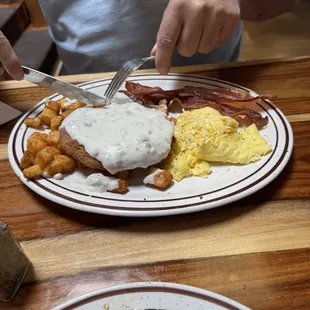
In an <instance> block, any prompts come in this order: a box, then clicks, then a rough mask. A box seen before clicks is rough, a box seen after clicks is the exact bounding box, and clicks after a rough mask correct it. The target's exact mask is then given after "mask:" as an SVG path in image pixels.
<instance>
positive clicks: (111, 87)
mask: <svg viewBox="0 0 310 310" xmlns="http://www.w3.org/2000/svg"><path fill="white" fill-rule="evenodd" d="M122 75H123V68H122V69H121V70H119V71H118V72H117V73H116V75H115V76H114V78H113V79H112V81H111V83H110V84H109V86H108V88H107V89H106V91H105V94H104V95H105V97H107V98H108V97H109V95H110V94H111V91H112V89H113V88H114V85H115V82H116V81H117V80H119V79H120V78H121V76H122Z"/></svg>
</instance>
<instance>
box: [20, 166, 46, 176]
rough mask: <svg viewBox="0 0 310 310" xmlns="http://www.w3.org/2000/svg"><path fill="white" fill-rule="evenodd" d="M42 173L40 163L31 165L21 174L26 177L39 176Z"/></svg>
mask: <svg viewBox="0 0 310 310" xmlns="http://www.w3.org/2000/svg"><path fill="white" fill-rule="evenodd" d="M41 173H42V168H41V167H40V165H34V166H31V167H29V168H27V169H25V170H24V171H23V175H24V177H25V178H27V179H34V178H39V177H40V176H41Z"/></svg>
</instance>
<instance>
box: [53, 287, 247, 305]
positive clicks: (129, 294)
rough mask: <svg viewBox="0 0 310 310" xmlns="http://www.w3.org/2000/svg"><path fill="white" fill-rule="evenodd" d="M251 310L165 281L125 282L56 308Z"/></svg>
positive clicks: (201, 291)
mask: <svg viewBox="0 0 310 310" xmlns="http://www.w3.org/2000/svg"><path fill="white" fill-rule="evenodd" d="M105 305H108V309H109V310H144V309H152V310H157V309H158V310H159V309H163V310H228V309H229V310H250V309H249V308H247V307H245V306H243V305H241V304H239V303H238V302H236V301H233V300H232V299H230V298H227V297H224V296H221V295H219V294H215V293H213V292H210V291H207V290H203V289H199V288H196V287H192V286H187V285H180V284H175V283H165V282H137V283H130V284H123V285H119V286H114V287H111V288H107V289H103V290H100V291H97V292H94V293H90V294H87V295H85V296H82V297H80V298H77V299H75V300H73V301H70V302H67V303H65V304H63V305H61V306H58V307H56V308H54V309H53V310H76V309H79V310H103V309H104V306H105Z"/></svg>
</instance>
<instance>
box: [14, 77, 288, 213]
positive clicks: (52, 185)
mask: <svg viewBox="0 0 310 310" xmlns="http://www.w3.org/2000/svg"><path fill="white" fill-rule="evenodd" d="M129 80H131V81H136V82H140V83H141V84H144V85H157V86H160V87H163V88H166V89H169V88H170V89H172V87H173V88H174V87H182V86H184V85H186V84H191V85H196V86H204V87H208V86H209V87H216V86H218V87H230V88H237V89H242V90H247V91H249V92H250V93H251V94H252V95H256V93H255V92H254V91H252V90H250V89H247V88H245V87H242V86H239V85H237V84H233V83H230V82H225V81H221V80H217V79H213V78H209V77H203V76H195V75H186V74H169V75H168V76H160V75H158V74H139V75H134V76H132V77H130V78H129ZM110 81H111V79H100V80H96V81H91V82H87V83H83V84H81V85H79V86H81V87H83V88H85V89H88V90H90V91H93V92H97V93H98V94H102V93H103V91H104V89H105V87H107V85H108V84H109V82H110ZM175 84H176V85H177V86H173V85H175ZM165 85H166V87H165ZM167 85H168V86H167ZM61 97H62V96H60V95H58V94H54V95H51V96H49V97H48V98H49V99H56V100H58V99H60V98H61ZM45 99H46V98H44V99H42V100H41V101H40V102H39V103H38V104H37V105H36V106H35V107H34V108H33V109H31V110H30V111H29V112H27V113H25V114H24V115H23V116H22V117H21V119H20V120H19V121H18V122H17V124H16V125H15V127H14V129H13V130H12V133H11V135H10V139H9V144H8V154H9V160H10V164H11V166H12V168H13V170H14V171H15V173H16V174H17V175H18V176H19V178H20V179H21V181H22V182H23V183H24V184H25V185H26V186H27V187H29V188H30V189H31V190H33V191H34V192H36V193H37V194H39V195H41V196H43V197H45V198H47V199H49V200H51V201H54V202H56V203H58V204H61V205H64V206H66V207H70V208H73V209H77V210H81V211H86V212H92V213H98V214H107V215H117V216H131V217H138V216H141V217H146V216H167V215H174V214H185V213H192V212H198V211H202V210H206V209H211V208H215V207H219V206H223V205H226V204H229V203H232V202H234V201H237V200H240V199H242V198H245V197H247V196H249V195H251V194H253V193H255V192H257V191H258V190H260V189H262V188H263V187H265V186H266V185H268V184H269V183H270V182H271V181H273V180H274V179H275V178H276V177H277V176H278V175H279V174H280V172H281V171H282V170H283V169H284V167H285V166H286V164H287V162H288V160H289V158H290V156H291V154H292V149H293V132H292V129H291V126H290V124H289V122H288V121H287V119H286V118H285V116H284V115H283V113H282V112H281V111H280V110H279V109H278V108H277V107H276V106H275V105H274V104H273V103H272V102H270V101H268V100H264V102H263V103H261V104H259V106H258V104H257V105H255V107H257V108H258V110H259V111H263V114H268V117H269V124H268V127H267V130H270V131H274V132H275V134H274V135H276V137H273V139H274V143H275V147H274V150H273V152H272V154H270V155H267V156H265V158H263V159H262V160H261V161H260V162H259V163H256V164H252V166H251V165H249V166H243V167H244V168H240V167H235V166H229V168H231V167H234V168H233V169H243V170H240V171H239V172H238V173H239V174H240V173H241V175H242V174H243V173H245V174H246V173H247V171H250V172H251V171H252V170H253V169H254V170H253V171H254V172H253V173H250V172H248V173H249V175H246V176H245V177H244V178H239V180H236V181H235V182H234V183H232V184H230V183H227V184H226V185H225V186H222V187H221V188H220V189H218V188H216V189H215V190H211V191H209V192H206V193H201V192H197V193H196V194H195V195H193V193H191V192H190V194H189V195H187V196H185V195H184V194H183V192H182V190H179V192H178V195H171V192H170V191H169V190H168V191H165V192H159V191H157V190H154V189H149V188H147V187H143V188H144V189H143V190H144V191H150V193H148V192H146V193H147V194H146V193H144V194H143V195H141V197H138V199H135V198H133V197H130V196H129V195H130V194H131V193H130V192H129V194H126V195H118V194H113V193H102V194H100V195H97V196H96V195H95V194H93V195H91V196H90V195H89V194H85V193H82V192H80V191H79V190H78V191H76V190H75V189H73V188H71V185H70V184H72V182H71V181H68V182H69V186H64V185H63V183H61V182H63V180H62V181H55V180H48V179H44V178H41V179H39V180H27V179H25V178H24V177H23V174H22V170H21V169H20V166H19V163H20V159H21V156H22V153H23V151H24V149H25V143H26V137H27V131H29V132H31V129H29V128H28V129H26V127H25V126H24V125H23V120H24V119H25V118H26V117H29V116H35V115H37V114H39V112H40V111H41V109H42V108H43V105H44V102H45ZM264 111H265V112H264ZM29 132H28V136H29V134H30V133H29ZM267 138H268V136H267ZM275 141H276V142H275ZM269 142H270V141H269ZM255 165H257V168H255V167H256V166H255ZM227 167H228V166H227ZM251 167H252V168H253V167H254V168H253V169H252V170H251ZM211 168H212V166H211ZM216 169H222V168H213V170H216ZM233 172H234V173H236V172H235V171H233ZM233 172H230V174H232V173H233ZM228 176H229V174H228V172H227V173H226V174H225V176H224V177H223V178H222V179H221V175H218V176H217V179H216V181H217V182H223V181H222V180H224V181H225V180H226V179H229V178H228ZM70 177H71V176H69V177H68V178H70ZM211 177H212V175H211ZM211 177H209V178H207V179H200V178H188V179H186V180H185V181H182V182H191V183H189V184H192V182H194V183H193V184H194V186H192V187H191V189H193V190H196V188H197V186H198V185H199V184H202V182H208V180H210V179H211ZM230 177H233V176H232V175H230ZM197 179H199V180H198V181H197ZM189 180H190V181H189ZM211 181H212V184H214V180H212V179H211ZM211 181H209V182H211ZM70 182H71V183H70ZM182 182H181V183H177V184H176V185H174V186H178V187H180V184H181V186H182V184H183V183H182ZM195 182H196V183H195ZM209 184H210V183H209ZM203 187H204V188H207V187H208V183H205V184H204V185H203ZM141 188H142V187H141ZM183 188H184V189H188V186H187V187H185V186H184V185H183ZM184 189H183V190H184ZM191 189H190V190H189V191H191ZM139 191H141V189H140V188H137V192H138V194H139V195H140V193H139ZM180 193H181V194H180ZM134 194H135V193H134ZM148 195H151V198H150V196H148ZM156 195H157V196H156ZM158 195H162V196H163V197H160V196H158ZM158 197H159V198H158Z"/></svg>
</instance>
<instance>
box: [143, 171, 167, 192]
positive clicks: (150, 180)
mask: <svg viewBox="0 0 310 310" xmlns="http://www.w3.org/2000/svg"><path fill="white" fill-rule="evenodd" d="M172 181H173V177H172V174H171V173H170V172H169V171H165V170H161V169H157V168H150V169H149V175H148V176H147V177H146V178H145V179H144V180H143V183H144V184H147V185H151V186H154V187H156V188H159V189H167V188H168V187H170V186H171V184H172Z"/></svg>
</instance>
